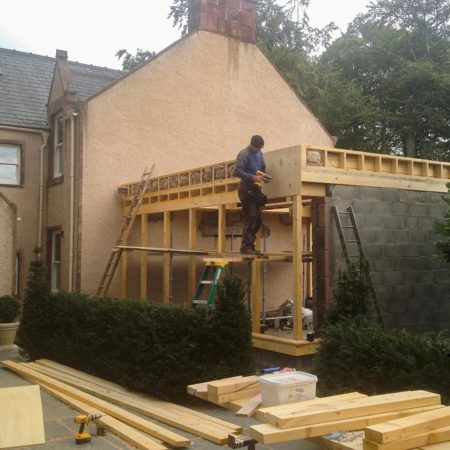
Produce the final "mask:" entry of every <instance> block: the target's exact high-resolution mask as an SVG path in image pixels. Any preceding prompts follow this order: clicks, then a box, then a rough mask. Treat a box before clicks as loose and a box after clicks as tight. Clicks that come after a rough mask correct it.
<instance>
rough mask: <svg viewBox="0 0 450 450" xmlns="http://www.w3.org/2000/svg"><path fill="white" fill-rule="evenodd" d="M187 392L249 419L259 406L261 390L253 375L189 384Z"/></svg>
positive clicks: (256, 378)
mask: <svg viewBox="0 0 450 450" xmlns="http://www.w3.org/2000/svg"><path fill="white" fill-rule="evenodd" d="M187 391H188V393H189V394H191V395H194V396H196V397H199V398H202V399H203V400H207V401H209V402H211V403H214V404H216V405H220V406H223V407H224V408H227V409H231V410H232V411H235V412H236V414H237V415H239V416H246V417H250V416H251V415H253V413H254V412H255V411H256V409H257V408H258V407H259V406H260V404H261V388H260V384H259V382H258V377H257V376H255V375H251V376H248V377H243V376H237V377H231V378H224V379H222V380H215V381H209V382H205V383H198V384H191V385H189V386H188V387H187Z"/></svg>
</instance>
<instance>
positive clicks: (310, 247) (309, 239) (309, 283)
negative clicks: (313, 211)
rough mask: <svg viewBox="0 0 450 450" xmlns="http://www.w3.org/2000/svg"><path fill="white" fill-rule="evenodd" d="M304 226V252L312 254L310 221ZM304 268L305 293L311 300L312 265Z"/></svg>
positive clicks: (310, 263)
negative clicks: (305, 241)
mask: <svg viewBox="0 0 450 450" xmlns="http://www.w3.org/2000/svg"><path fill="white" fill-rule="evenodd" d="M306 226H307V232H308V234H307V236H308V237H307V248H306V251H308V252H312V232H313V229H312V221H311V220H310V219H309V220H308V222H307V224H306ZM306 267H307V277H306V280H307V287H306V292H307V296H308V297H309V298H312V296H313V263H312V262H309V263H308V264H307V265H306Z"/></svg>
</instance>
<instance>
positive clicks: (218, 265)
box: [192, 258, 230, 309]
mask: <svg viewBox="0 0 450 450" xmlns="http://www.w3.org/2000/svg"><path fill="white" fill-rule="evenodd" d="M204 261H205V268H204V269H203V273H202V277H201V279H200V282H199V284H198V287H197V290H196V291H195V295H194V300H193V301H192V306H197V305H205V306H206V307H207V308H208V309H209V308H213V307H214V298H215V296H216V292H217V285H218V283H219V280H220V277H221V275H222V272H223V271H224V269H225V268H226V267H227V265H228V263H229V262H230V260H229V259H226V258H215V259H213V258H211V259H210V258H205V259H204ZM205 287H209V291H208V295H207V297H206V298H203V299H202V294H203V290H204V288H205Z"/></svg>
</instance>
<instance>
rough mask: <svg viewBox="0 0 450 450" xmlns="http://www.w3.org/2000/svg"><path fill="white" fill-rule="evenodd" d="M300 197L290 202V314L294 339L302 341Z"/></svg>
mask: <svg viewBox="0 0 450 450" xmlns="http://www.w3.org/2000/svg"><path fill="white" fill-rule="evenodd" d="M302 208H303V206H302V197H301V195H295V196H294V198H293V201H292V218H293V224H292V232H293V242H294V248H293V251H294V254H293V257H292V261H293V268H292V272H293V279H294V281H293V282H294V287H293V301H294V306H293V308H292V313H293V316H294V330H293V337H294V339H302V338H303V331H302V307H303V263H302V251H303V238H302Z"/></svg>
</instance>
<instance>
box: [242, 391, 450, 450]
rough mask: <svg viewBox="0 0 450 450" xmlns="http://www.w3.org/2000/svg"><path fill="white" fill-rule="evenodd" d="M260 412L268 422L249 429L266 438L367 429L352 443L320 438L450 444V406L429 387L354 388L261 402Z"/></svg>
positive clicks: (382, 447)
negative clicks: (367, 391) (368, 391)
mask: <svg viewBox="0 0 450 450" xmlns="http://www.w3.org/2000/svg"><path fill="white" fill-rule="evenodd" d="M257 417H258V419H260V420H262V421H264V422H266V423H262V424H259V425H253V426H251V427H250V435H251V436H252V437H253V438H254V439H256V440H257V441H258V442H260V443H262V444H273V443H277V442H285V441H290V440H296V439H307V438H318V437H320V436H323V435H327V434H328V433H338V432H345V431H353V430H361V429H364V438H363V439H361V440H360V441H359V442H358V444H355V443H353V445H349V446H348V447H346V446H345V445H341V443H340V442H338V441H334V443H332V444H331V445H330V442H329V441H328V440H327V439H326V437H323V438H322V439H321V440H320V441H319V442H321V443H322V444H324V446H325V447H327V448H329V449H333V450H337V449H343V448H348V449H352V450H408V449H413V448H421V447H423V446H428V445H430V444H438V443H447V444H444V447H442V446H441V447H440V450H443V449H444V448H445V450H450V442H449V441H450V423H449V422H450V408H449V407H446V406H444V405H441V403H440V396H439V395H437V394H433V393H431V392H427V391H406V392H396V393H392V394H384V395H376V396H371V397H367V396H363V395H362V394H359V393H356V392H355V393H351V394H344V395H342V396H334V397H326V398H320V399H319V398H317V399H314V400H309V401H305V402H298V403H290V404H286V405H279V406H273V407H268V408H261V409H259V410H258V411H257ZM429 450H431V449H429ZM436 450H437V449H436Z"/></svg>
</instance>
